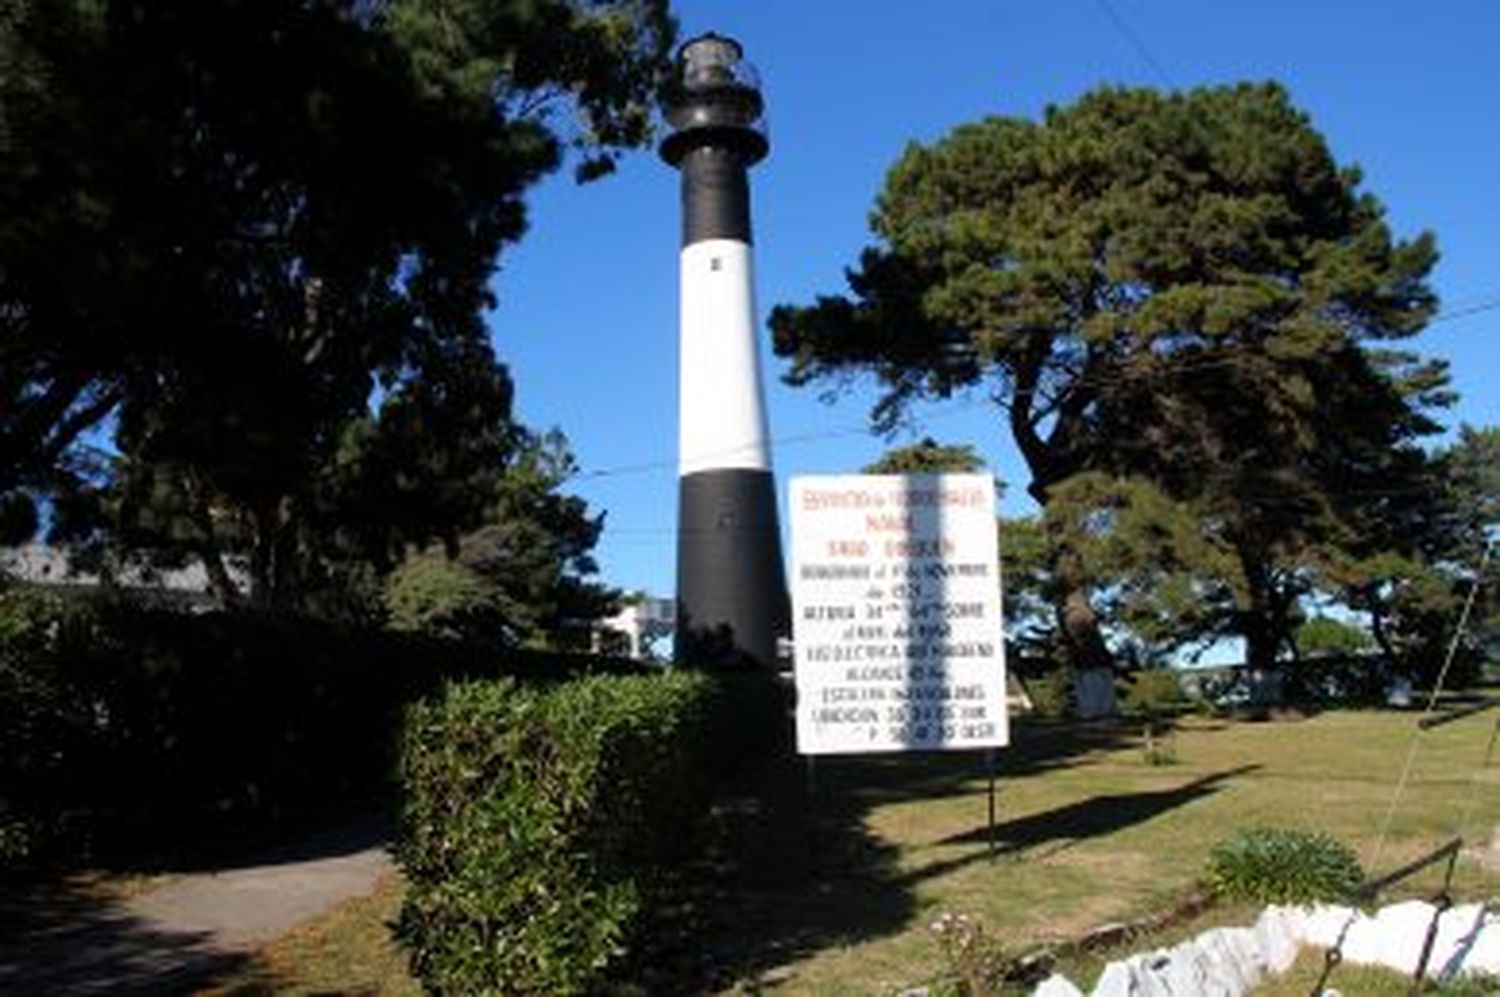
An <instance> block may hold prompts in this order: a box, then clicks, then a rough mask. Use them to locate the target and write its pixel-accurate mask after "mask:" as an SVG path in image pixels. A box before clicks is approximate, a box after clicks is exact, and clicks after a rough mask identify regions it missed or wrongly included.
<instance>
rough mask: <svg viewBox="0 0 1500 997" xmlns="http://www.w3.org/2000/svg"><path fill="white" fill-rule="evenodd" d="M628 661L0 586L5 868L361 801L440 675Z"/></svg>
mask: <svg viewBox="0 0 1500 997" xmlns="http://www.w3.org/2000/svg"><path fill="white" fill-rule="evenodd" d="M620 668H632V669H639V666H636V665H634V664H630V665H624V664H622V663H620V662H616V661H611V660H607V659H599V658H590V657H587V656H583V655H557V654H549V653H544V652H528V651H512V652H505V653H504V655H503V656H502V655H501V654H500V653H499V652H497V651H496V650H495V649H494V648H493V647H484V646H481V645H476V644H468V643H463V642H459V641H453V640H444V639H439V638H434V637H427V636H421V635H415V634H398V633H388V632H383V631H379V630H373V629H358V628H349V627H340V626H335V625H331V624H329V623H326V622H322V621H318V620H313V619H306V618H299V617H291V616H284V615H271V614H257V613H203V614H185V613H178V612H171V611H167V610H161V609H146V608H142V607H140V606H136V605H132V604H129V603H126V602H122V601H120V600H118V599H110V598H100V597H83V596H80V595H79V594H61V593H48V592H39V591H36V590H30V591H23V590H12V591H7V592H3V593H0V867H4V866H6V865H14V864H16V863H18V862H21V861H23V860H24V861H27V862H36V861H41V860H46V859H67V858H69V857H71V856H72V855H73V854H77V853H80V852H84V851H88V852H92V853H94V854H95V855H96V856H97V855H98V853H99V852H101V851H104V852H117V851H121V850H124V851H135V850H137V849H139V848H142V847H144V848H149V849H152V850H154V851H159V850H161V849H168V850H171V849H175V848H178V847H181V846H184V845H191V844H192V843H195V842H210V841H215V840H217V839H220V838H224V837H226V836H235V835H243V834H246V833H253V832H257V831H259V830H263V829H266V828H267V827H269V826H270V825H272V824H278V823H285V822H286V821H288V820H294V819H300V818H303V817H310V816H314V815H316V814H317V813H319V812H321V811H325V810H328V809H329V808H331V807H337V806H348V805H359V806H369V805H370V802H371V800H372V797H376V798H378V796H379V794H383V793H385V792H386V791H387V790H388V788H389V785H390V776H391V773H392V770H393V767H394V760H395V750H394V749H395V743H396V739H397V731H398V728H399V723H400V714H401V708H402V706H403V705H404V704H405V703H406V702H408V701H411V700H414V699H416V698H419V697H420V696H423V695H426V694H429V693H431V692H432V691H433V690H435V689H438V688H441V686H442V683H443V682H444V681H445V680H446V679H454V678H478V677H495V676H498V675H502V674H512V675H516V676H524V677H525V678H527V679H528V680H535V681H553V682H556V681H561V680H563V679H565V678H567V677H569V676H570V675H576V674H579V673H581V672H586V671H589V670H599V669H620Z"/></svg>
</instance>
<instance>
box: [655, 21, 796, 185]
mask: <svg viewBox="0 0 1500 997" xmlns="http://www.w3.org/2000/svg"><path fill="white" fill-rule="evenodd" d="M662 111H663V114H664V116H665V117H666V119H667V123H668V124H670V125H671V126H672V133H671V134H670V135H668V136H667V137H666V139H665V140H664V141H663V142H662V144H661V155H662V158H663V159H665V160H666V161H667V162H669V163H671V164H672V165H674V166H675V165H677V164H678V163H679V162H680V161H681V160H682V157H683V156H684V155H686V154H687V152H688V150H689V149H693V148H697V147H700V146H705V145H718V146H727V147H729V148H732V149H736V150H738V151H739V152H740V153H741V155H743V156H744V157H745V161H746V162H747V163H755V162H758V161H760V160H761V159H763V158H765V155H766V153H767V151H768V150H769V149H770V143H769V141H768V140H767V137H766V131H767V128H766V119H765V103H764V101H763V100H762V99H761V93H760V74H759V73H757V72H756V71H755V67H754V66H752V65H751V64H750V63H748V62H746V61H744V50H743V49H741V48H740V44H739V42H737V41H735V40H734V39H732V38H725V37H723V36H722V35H716V34H713V33H712V32H710V33H708V34H706V35H702V36H700V37H698V38H694V39H692V40H691V41H689V42H687V43H686V44H684V45H683V46H682V50H681V52H680V53H679V54H678V58H677V66H676V74H675V77H674V78H673V80H672V81H671V82H670V83H669V84H668V85H667V88H666V94H665V96H664V98H663V100H662Z"/></svg>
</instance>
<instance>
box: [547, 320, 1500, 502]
mask: <svg viewBox="0 0 1500 997" xmlns="http://www.w3.org/2000/svg"><path fill="white" fill-rule="evenodd" d="M1496 309H1500V298H1488V299H1482V300H1480V301H1478V302H1476V303H1475V304H1473V305H1467V306H1464V307H1462V308H1458V309H1455V310H1453V311H1448V312H1443V313H1441V314H1439V315H1436V316H1434V317H1433V318H1431V319H1428V320H1427V324H1428V325H1434V324H1436V323H1438V322H1449V321H1454V320H1458V319H1464V318H1470V317H1472V316H1474V315H1479V314H1482V313H1484V312H1489V311H1494V310H1496ZM1257 356H1259V354H1257ZM1159 359H1160V360H1161V361H1162V362H1163V365H1164V366H1163V369H1161V370H1157V371H1147V372H1141V373H1136V374H1121V373H1109V374H1098V373H1095V374H1084V375H1080V376H1078V377H1077V378H1075V379H1074V380H1073V382H1071V383H1072V385H1076V386H1077V387H1083V388H1091V389H1097V388H1108V387H1118V386H1122V385H1135V384H1138V383H1140V381H1141V380H1142V379H1144V378H1150V377H1164V376H1168V377H1175V376H1180V375H1182V374H1191V373H1199V372H1202V371H1209V370H1214V369H1217V368H1223V367H1235V366H1243V365H1244V363H1245V361H1246V357H1245V356H1244V355H1239V356H1231V357H1224V356H1200V355H1192V354H1190V355H1186V356H1173V355H1171V354H1166V355H1162V356H1160V358H1159ZM1269 359H1272V362H1273V363H1274V362H1276V361H1275V360H1274V358H1269ZM995 400H996V399H995V397H993V396H986V397H975V396H974V395H973V394H970V395H969V396H968V397H960V398H958V399H956V400H954V399H947V400H946V401H947V403H948V404H947V405H946V407H945V408H943V409H942V410H941V411H937V412H933V413H931V414H929V415H927V416H926V417H925V418H924V420H923V423H924V424H925V423H929V422H935V421H939V420H942V419H949V418H954V417H956V416H959V415H962V414H964V413H966V412H969V411H971V410H973V409H975V408H978V407H980V406H982V405H987V404H990V403H993V402H994V401H995ZM872 432H874V431H873V430H872V429H871V427H870V425H869V423H868V421H863V422H859V423H846V424H844V425H840V426H834V427H830V428H829V429H826V430H814V431H810V432H805V433H793V434H789V435H785V436H777V437H773V438H771V439H770V440H768V441H767V445H768V446H769V447H770V448H771V449H772V450H773V451H775V450H782V449H785V448H787V447H791V446H798V445H802V444H808V443H818V442H822V441H825V440H831V439H838V438H841V437H849V436H867V435H869V434H871V433H872ZM753 446H754V445H753V444H751V445H746V446H739V447H729V448H726V449H724V450H722V451H716V452H713V453H708V454H702V455H699V456H700V458H702V459H708V460H712V459H714V458H724V457H732V456H735V455H737V454H742V453H744V452H745V451H747V450H750V449H752V448H753ZM678 466H679V461H678V458H677V457H676V456H673V457H662V458H659V459H656V460H645V461H640V462H638V463H629V464H617V465H614V466H612V467H604V468H599V469H597V470H592V471H583V470H580V471H576V472H574V473H573V474H571V475H569V476H568V479H567V480H568V481H572V482H581V481H597V480H600V479H604V478H615V477H622V476H627V475H636V474H647V473H653V472H658V471H666V470H675V469H676V468H677V467H678ZM1392 494H1394V493H1392Z"/></svg>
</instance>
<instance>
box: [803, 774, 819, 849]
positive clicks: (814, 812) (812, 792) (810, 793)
mask: <svg viewBox="0 0 1500 997" xmlns="http://www.w3.org/2000/svg"><path fill="white" fill-rule="evenodd" d="M802 758H803V761H804V766H803V769H804V771H805V772H806V773H807V782H806V785H807V871H808V873H809V874H813V873H816V872H817V871H818V775H817V769H816V768H815V767H814V766H813V758H814V756H813V755H803V756H802Z"/></svg>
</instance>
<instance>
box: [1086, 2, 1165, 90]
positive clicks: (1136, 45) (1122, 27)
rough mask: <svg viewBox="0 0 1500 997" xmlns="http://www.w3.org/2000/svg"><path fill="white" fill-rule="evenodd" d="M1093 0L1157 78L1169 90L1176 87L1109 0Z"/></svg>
mask: <svg viewBox="0 0 1500 997" xmlns="http://www.w3.org/2000/svg"><path fill="white" fill-rule="evenodd" d="M1094 2H1095V3H1097V4H1098V5H1099V8H1100V9H1101V10H1103V11H1104V14H1105V16H1106V17H1108V18H1109V19H1110V21H1111V22H1113V24H1114V26H1115V27H1116V28H1117V29H1118V30H1119V32H1120V34H1122V35H1124V36H1125V40H1126V41H1127V42H1129V43H1130V47H1131V48H1133V49H1135V51H1136V54H1137V55H1139V56H1140V57H1141V59H1142V60H1144V61H1145V63H1146V65H1148V66H1150V67H1151V70H1152V72H1154V73H1156V76H1157V78H1158V79H1159V80H1161V82H1162V84H1163V85H1165V86H1166V87H1167V88H1168V89H1169V90H1175V89H1177V84H1176V83H1174V82H1172V77H1171V76H1169V75H1168V74H1167V71H1166V70H1165V69H1163V68H1162V65H1161V63H1159V62H1157V61H1156V57H1155V56H1153V55H1152V54H1151V50H1150V49H1148V48H1147V47H1146V43H1145V42H1144V41H1142V40H1141V38H1140V36H1139V35H1137V34H1136V33H1135V32H1134V31H1132V30H1131V29H1130V25H1129V24H1127V23H1125V19H1124V18H1123V17H1121V16H1120V14H1119V12H1118V11H1116V10H1115V8H1114V5H1113V4H1111V3H1110V2H1109V0H1094Z"/></svg>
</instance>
